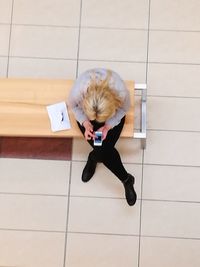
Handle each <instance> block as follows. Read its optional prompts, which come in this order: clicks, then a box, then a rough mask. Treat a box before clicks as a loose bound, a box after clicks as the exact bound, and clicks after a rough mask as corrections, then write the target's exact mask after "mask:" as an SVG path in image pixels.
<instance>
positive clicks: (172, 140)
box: [144, 131, 200, 166]
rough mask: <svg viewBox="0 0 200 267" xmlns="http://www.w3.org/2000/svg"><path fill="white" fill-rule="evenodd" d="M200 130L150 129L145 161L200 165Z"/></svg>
mask: <svg viewBox="0 0 200 267" xmlns="http://www.w3.org/2000/svg"><path fill="white" fill-rule="evenodd" d="M199 150H200V135H199V133H198V132H193V133H192V132H173V131H148V136H147V148H146V150H145V152H144V163H148V164H161V165H185V166H200V159H199V156H198V155H199Z"/></svg>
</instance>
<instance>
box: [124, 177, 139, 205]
mask: <svg viewBox="0 0 200 267" xmlns="http://www.w3.org/2000/svg"><path fill="white" fill-rule="evenodd" d="M122 183H123V185H124V189H125V196H126V200H127V202H128V204H129V206H133V205H134V204H135V202H136V200H137V194H136V192H135V189H134V186H133V184H134V183H135V178H134V177H133V176H132V175H131V174H129V173H128V177H127V179H126V180H124V181H123V182H122Z"/></svg>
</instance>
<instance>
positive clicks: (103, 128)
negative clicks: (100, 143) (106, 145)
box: [98, 124, 112, 140]
mask: <svg viewBox="0 0 200 267" xmlns="http://www.w3.org/2000/svg"><path fill="white" fill-rule="evenodd" d="M111 128H112V127H111V126H109V125H108V124H105V125H104V126H102V127H101V128H99V129H98V132H102V140H105V139H106V136H107V134H108V131H109V130H110V129H111Z"/></svg>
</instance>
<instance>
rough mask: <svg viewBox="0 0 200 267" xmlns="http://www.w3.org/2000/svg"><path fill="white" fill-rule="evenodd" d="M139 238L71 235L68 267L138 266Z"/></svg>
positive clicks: (68, 243) (68, 248) (67, 260)
mask: <svg viewBox="0 0 200 267" xmlns="http://www.w3.org/2000/svg"><path fill="white" fill-rule="evenodd" d="M138 242H139V240H138V237H134V236H112V235H94V234H92V235H86V234H69V236H68V242H67V258H66V265H65V266H66V267H79V266H87V267H94V266H95V267H110V266H115V267H121V266H124V263H126V267H136V266H138Z"/></svg>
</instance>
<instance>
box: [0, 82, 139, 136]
mask: <svg viewBox="0 0 200 267" xmlns="http://www.w3.org/2000/svg"><path fill="white" fill-rule="evenodd" d="M73 83H74V81H73V80H45V79H44V80H43V79H12V78H9V79H0V136H18V137H81V136H82V135H81V133H80V130H79V129H78V126H77V124H76V121H75V118H74V116H73V113H72V111H71V110H70V109H69V107H68V113H69V117H70V122H71V126H72V128H71V129H70V130H65V131H59V132H56V133H54V132H52V131H51V128H50V120H49V117H48V114H47V110H46V106H47V105H50V104H55V103H57V102H61V101H66V99H67V98H68V95H69V92H70V90H71V87H72V85H73ZM126 85H127V87H128V89H129V91H130V94H131V108H130V110H129V112H128V114H127V116H126V122H125V126H124V129H123V132H122V136H123V137H133V128H134V116H133V113H134V112H133V111H134V82H133V81H126Z"/></svg>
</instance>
